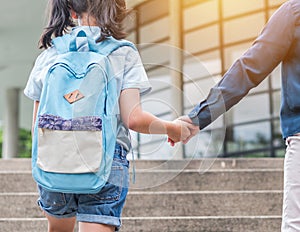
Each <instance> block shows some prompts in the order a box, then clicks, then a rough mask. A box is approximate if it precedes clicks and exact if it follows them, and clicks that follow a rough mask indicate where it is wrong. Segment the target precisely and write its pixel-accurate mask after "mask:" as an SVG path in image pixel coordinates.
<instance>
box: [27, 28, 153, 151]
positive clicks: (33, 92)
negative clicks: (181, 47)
mask: <svg viewBox="0 0 300 232" xmlns="http://www.w3.org/2000/svg"><path fill="white" fill-rule="evenodd" d="M77 30H84V31H85V32H86V34H87V36H91V37H93V38H94V39H95V40H96V39H97V38H99V35H100V28H99V27H87V26H81V27H76V28H74V29H73V31H72V33H76V31H77ZM85 44H86V43H85V42H84V41H82V42H81V43H80V41H79V44H77V47H78V48H79V50H83V49H85V47H86V46H85ZM57 54H58V53H57V50H56V48H55V47H50V48H48V49H46V50H45V51H43V52H42V53H41V54H40V55H39V56H38V58H37V59H36V61H35V65H34V67H33V69H32V71H31V73H30V76H29V80H28V82H27V85H26V87H25V89H24V94H25V95H26V96H27V97H29V98H30V99H32V100H34V101H39V100H40V96H41V92H42V88H43V83H44V80H45V77H46V74H47V70H48V67H49V66H51V65H52V64H53V63H54V61H55V59H56V57H57ZM108 58H109V60H110V62H111V64H112V69H113V72H114V76H115V78H116V80H117V91H118V93H119V94H120V93H121V91H122V90H124V89H132V88H135V89H139V90H140V93H141V95H142V94H146V93H148V92H150V90H151V85H150V83H149V81H148V77H147V74H146V71H145V69H144V66H143V64H142V61H141V58H140V55H139V53H138V51H137V50H134V49H133V48H132V47H129V46H123V47H120V48H119V49H117V50H116V51H114V52H113V53H111V54H110V55H109V57H108ZM117 142H118V143H119V144H121V145H122V146H123V147H124V148H125V149H127V150H128V151H129V150H130V148H131V142H130V134H129V130H128V129H127V128H126V127H125V126H124V124H123V123H122V121H121V119H120V117H119V118H118V134H117Z"/></svg>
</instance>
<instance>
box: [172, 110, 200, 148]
mask: <svg viewBox="0 0 300 232" xmlns="http://www.w3.org/2000/svg"><path fill="white" fill-rule="evenodd" d="M173 122H174V123H176V124H178V125H181V127H182V128H183V131H185V132H187V131H186V130H187V129H188V131H189V133H183V136H181V140H180V141H182V143H183V144H186V143H187V142H188V141H189V140H190V139H191V138H192V137H193V136H195V135H196V134H197V133H198V132H199V127H198V126H196V125H194V124H193V123H192V120H191V119H190V118H189V117H188V116H182V117H179V118H178V119H176V120H174V121H173ZM168 142H169V143H170V144H171V146H174V145H175V143H176V142H179V141H178V140H177V141H175V140H173V139H172V138H170V137H169V138H168Z"/></svg>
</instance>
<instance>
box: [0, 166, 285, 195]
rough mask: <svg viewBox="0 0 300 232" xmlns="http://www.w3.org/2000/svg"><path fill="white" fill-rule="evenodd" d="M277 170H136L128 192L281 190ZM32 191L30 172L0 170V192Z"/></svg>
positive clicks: (280, 173)
mask: <svg viewBox="0 0 300 232" xmlns="http://www.w3.org/2000/svg"><path fill="white" fill-rule="evenodd" d="M282 183H283V170H281V169H258V170H255V169H244V170H243V169H232V170H230V169H226V170H210V171H207V172H205V173H203V174H200V173H199V172H198V171H196V170H184V171H181V172H179V171H177V170H173V171H171V170H166V171H164V170H161V171H155V172H151V171H143V172H142V171H137V172H136V182H135V184H133V183H132V181H131V185H130V190H131V191H149V190H150V191H221V190H224V191H225V190H281V189H282ZM4 192H36V184H35V182H34V181H33V179H32V176H31V172H30V171H22V172H16V171H12V172H11V171H9V172H6V171H2V172H0V193H4Z"/></svg>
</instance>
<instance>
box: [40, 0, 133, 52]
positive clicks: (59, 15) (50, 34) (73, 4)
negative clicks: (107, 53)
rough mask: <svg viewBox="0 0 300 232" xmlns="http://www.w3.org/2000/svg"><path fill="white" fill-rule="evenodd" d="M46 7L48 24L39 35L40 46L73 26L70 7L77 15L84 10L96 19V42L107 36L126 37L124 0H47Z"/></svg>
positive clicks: (43, 45) (46, 46) (48, 45)
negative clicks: (98, 29) (98, 32)
mask: <svg viewBox="0 0 300 232" xmlns="http://www.w3.org/2000/svg"><path fill="white" fill-rule="evenodd" d="M48 9H49V20H48V25H47V27H46V28H45V29H44V31H43V33H42V35H41V38H40V41H39V44H40V48H45V49H46V48H48V47H51V41H52V39H53V38H54V37H58V36H62V35H63V34H64V33H65V32H67V31H68V29H69V28H70V27H73V26H75V24H74V23H73V21H72V17H71V13H70V10H71V9H72V10H74V11H75V12H76V14H78V15H81V14H82V13H85V12H86V13H88V15H91V16H92V17H94V18H95V19H96V22H97V25H98V26H99V27H100V28H101V35H100V38H99V40H98V41H97V42H100V41H103V40H105V39H106V38H107V37H109V36H113V37H114V38H116V39H123V38H125V37H126V33H125V31H124V29H123V24H122V23H123V21H124V19H125V17H126V16H127V14H128V11H127V10H126V3H125V0H49V2H48Z"/></svg>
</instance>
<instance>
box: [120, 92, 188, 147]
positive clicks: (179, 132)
mask: <svg viewBox="0 0 300 232" xmlns="http://www.w3.org/2000/svg"><path fill="white" fill-rule="evenodd" d="M120 111H121V118H122V121H123V123H124V124H125V126H127V127H128V128H129V129H131V130H134V131H136V132H140V133H144V134H167V135H168V137H169V138H170V139H172V141H174V142H179V141H182V140H185V139H186V138H188V137H189V136H190V130H189V128H188V125H187V123H184V122H183V123H179V122H177V123H175V122H169V121H164V120H161V119H159V118H157V117H155V116H154V115H152V114H150V113H148V112H145V111H143V109H142V107H141V104H140V92H139V89H125V90H123V91H122V92H121V95H120Z"/></svg>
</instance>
